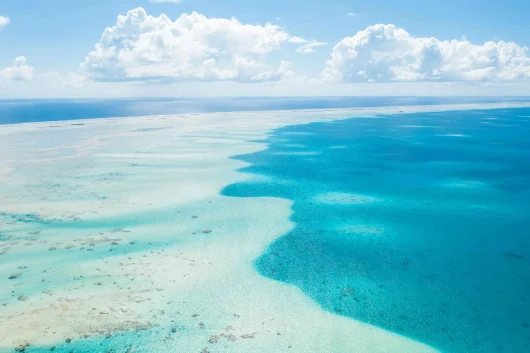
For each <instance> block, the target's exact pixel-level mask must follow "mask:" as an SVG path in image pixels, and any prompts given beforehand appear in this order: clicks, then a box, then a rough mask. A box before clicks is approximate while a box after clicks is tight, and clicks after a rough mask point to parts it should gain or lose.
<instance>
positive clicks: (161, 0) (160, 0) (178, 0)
mask: <svg viewBox="0 0 530 353" xmlns="http://www.w3.org/2000/svg"><path fill="white" fill-rule="evenodd" d="M149 2H156V3H171V4H178V3H181V2H182V0H149Z"/></svg>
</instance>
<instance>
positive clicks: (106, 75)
mask: <svg viewBox="0 0 530 353" xmlns="http://www.w3.org/2000/svg"><path fill="white" fill-rule="evenodd" d="M302 41H303V43H306V42H307V41H306V40H305V39H303V38H299V37H293V36H290V35H289V34H288V33H287V32H286V31H285V30H284V29H283V28H282V27H279V26H276V25H273V24H270V23H267V24H265V25H251V24H243V23H241V22H239V21H238V20H237V19H235V18H232V19H224V18H208V17H206V16H204V15H201V14H199V13H196V12H193V13H191V14H182V15H181V16H180V17H179V18H177V19H176V20H175V21H172V20H171V19H170V18H169V17H167V16H166V15H164V14H162V15H160V16H159V17H153V16H149V15H147V13H146V12H145V10H144V9H142V8H137V9H134V10H131V11H129V12H128V13H127V15H125V16H122V15H120V16H118V21H117V23H116V25H115V26H113V27H109V28H107V29H105V31H104V32H103V35H102V36H101V40H100V42H99V43H98V44H96V47H95V49H94V51H92V52H90V53H89V54H88V56H87V58H86V59H85V61H84V62H83V63H82V64H81V68H82V70H83V72H84V73H85V74H86V75H87V76H88V77H89V78H91V79H92V80H96V81H143V82H171V81H239V82H264V81H274V80H279V79H281V78H282V77H283V76H284V75H285V74H286V73H287V72H290V70H286V69H285V66H286V64H285V63H283V64H282V63H281V62H280V63H276V65H274V64H272V63H270V62H269V61H268V60H267V59H268V54H270V53H272V52H274V51H278V50H279V49H280V48H281V47H282V45H283V44H285V43H302Z"/></svg>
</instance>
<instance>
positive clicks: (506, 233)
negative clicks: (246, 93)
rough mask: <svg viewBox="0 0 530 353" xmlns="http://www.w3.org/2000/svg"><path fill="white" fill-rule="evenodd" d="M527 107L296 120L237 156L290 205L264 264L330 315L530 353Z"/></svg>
mask: <svg viewBox="0 0 530 353" xmlns="http://www.w3.org/2000/svg"><path fill="white" fill-rule="evenodd" d="M529 133H530V109H528V108H521V109H498V110H471V111H454V112H441V113H440V112H436V113H416V114H402V115H399V114H398V115H392V116H382V117H380V118H379V119H372V118H366V119H362V118H354V119H349V120H343V121H337V122H331V123H311V124H304V125H296V126H287V127H284V128H281V129H279V130H276V131H275V132H274V133H273V134H271V136H270V137H269V138H268V139H267V140H266V141H264V142H265V143H267V144H268V146H269V147H268V148H267V149H266V150H264V151H260V152H257V153H254V154H249V155H242V156H237V157H236V158H237V159H240V160H242V161H245V162H247V163H249V164H250V166H249V167H246V168H244V169H243V171H244V172H247V173H252V174H257V175H262V176H264V177H266V182H245V183H240V184H234V185H231V186H228V187H227V188H225V189H224V191H223V194H224V195H227V196H237V197H263V196H269V197H278V198H284V199H289V200H293V202H294V205H293V210H294V214H293V215H292V217H291V220H292V221H293V222H294V223H295V224H296V227H295V228H294V229H293V230H292V231H291V232H289V233H287V234H285V235H284V236H283V237H281V238H280V239H278V240H277V241H276V242H274V243H273V244H272V245H271V246H270V247H269V249H268V250H267V252H266V253H265V254H263V255H262V256H261V257H260V258H259V259H257V260H256V262H255V265H256V268H257V270H258V271H259V272H260V273H262V274H263V275H265V276H267V277H269V278H271V279H274V280H277V281H282V282H286V283H290V284H293V285H295V286H297V287H299V288H300V289H301V290H302V291H303V292H304V293H306V294H307V295H308V296H310V297H311V298H313V299H314V300H315V301H317V302H318V303H319V304H320V305H321V306H322V307H323V308H324V309H325V310H328V311H330V312H332V313H335V314H337V315H344V316H348V317H351V318H354V319H356V320H360V321H363V322H367V323H370V324H373V325H376V326H378V327H382V328H384V329H386V330H390V331H392V332H396V333H399V334H402V335H405V336H407V337H411V338H413V339H417V340H419V341H421V342H425V343H428V344H429V345H431V346H433V347H435V348H437V349H439V350H440V351H441V352H455V353H465V352H481V353H493V352H501V351H502V352H521V353H522V352H527V351H529V350H530V263H529V261H530V140H529V139H528V136H529Z"/></svg>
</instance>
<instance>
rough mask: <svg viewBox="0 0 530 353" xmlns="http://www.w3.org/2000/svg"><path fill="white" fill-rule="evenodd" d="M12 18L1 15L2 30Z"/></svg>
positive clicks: (0, 28) (0, 24)
mask: <svg viewBox="0 0 530 353" xmlns="http://www.w3.org/2000/svg"><path fill="white" fill-rule="evenodd" d="M9 22H11V20H10V19H9V17H4V16H0V31H1V30H2V29H3V28H4V27H5V26H7V25H8V24H9Z"/></svg>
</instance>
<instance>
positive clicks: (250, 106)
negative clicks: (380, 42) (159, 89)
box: [0, 97, 530, 125]
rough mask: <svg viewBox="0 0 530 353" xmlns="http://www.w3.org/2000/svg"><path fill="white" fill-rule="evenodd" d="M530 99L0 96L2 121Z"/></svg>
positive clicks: (520, 98) (9, 122) (11, 122)
mask: <svg viewBox="0 0 530 353" xmlns="http://www.w3.org/2000/svg"><path fill="white" fill-rule="evenodd" d="M496 102H530V97H287V98H282V97H277V98H274V97H272V98H271V97H255V98H249V97H241V98H211V99H207V98H181V99H171V98H160V99H158V98H157V99H155V98H150V99H149V98H135V99H114V100H112V99H104V100H102V99H83V100H66V99H56V100H52V99H40V100H39V99H26V100H2V99H0V125H1V124H16V123H26V122H37V121H60V120H75V119H94V118H109V117H126V116H142V115H159V114H178V113H207V112H229V111H254V110H286V109H287V110H289V109H318V108H354V107H380V106H392V105H432V104H453V103H496Z"/></svg>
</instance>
